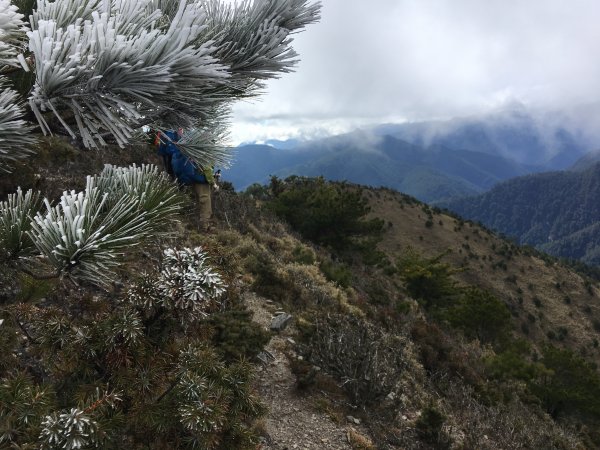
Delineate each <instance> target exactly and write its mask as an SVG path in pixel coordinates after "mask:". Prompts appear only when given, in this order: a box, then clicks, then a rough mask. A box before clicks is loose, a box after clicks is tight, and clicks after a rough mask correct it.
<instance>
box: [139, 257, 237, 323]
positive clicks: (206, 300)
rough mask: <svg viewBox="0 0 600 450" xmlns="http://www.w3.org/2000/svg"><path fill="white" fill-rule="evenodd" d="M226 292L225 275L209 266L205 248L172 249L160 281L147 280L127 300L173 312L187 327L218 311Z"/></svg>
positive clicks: (150, 278) (163, 265) (144, 278)
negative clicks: (217, 308) (213, 311)
mask: <svg viewBox="0 0 600 450" xmlns="http://www.w3.org/2000/svg"><path fill="white" fill-rule="evenodd" d="M226 288H227V286H226V284H225V282H224V281H223V279H222V277H221V275H220V274H219V273H218V272H216V271H215V270H214V269H213V268H212V267H211V266H210V265H209V264H208V256H207V254H206V253H205V252H204V251H203V250H202V248H200V247H196V248H194V249H191V248H184V249H183V250H178V249H176V248H168V249H165V250H164V252H163V262H162V266H161V270H160V272H159V275H158V277H156V276H154V277H151V276H148V275H146V276H143V277H142V280H141V282H140V283H139V284H138V285H136V286H134V287H133V288H132V289H131V290H130V291H129V293H128V296H127V300H128V302H130V303H131V304H133V305H134V306H136V307H141V308H142V309H144V310H146V311H149V310H153V309H157V308H164V309H166V310H169V311H173V312H174V313H175V315H176V316H177V317H179V320H180V321H181V322H182V323H183V324H184V325H185V324H190V323H192V322H194V321H196V320H199V319H202V318H204V317H206V316H207V315H208V313H209V312H210V311H211V310H214V309H215V307H216V306H218V302H219V299H220V298H221V297H222V296H223V294H224V293H225V290H226Z"/></svg>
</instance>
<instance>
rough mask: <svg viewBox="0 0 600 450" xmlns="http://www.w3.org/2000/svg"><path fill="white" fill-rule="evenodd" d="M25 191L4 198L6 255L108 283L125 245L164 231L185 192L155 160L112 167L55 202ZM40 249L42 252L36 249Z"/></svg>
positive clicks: (0, 210)
mask: <svg viewBox="0 0 600 450" xmlns="http://www.w3.org/2000/svg"><path fill="white" fill-rule="evenodd" d="M38 198H39V195H38V194H37V193H33V192H32V191H28V192H27V193H23V192H22V191H21V190H20V189H19V190H17V193H16V194H13V195H10V196H9V198H8V200H7V201H6V202H2V203H0V252H1V253H0V254H2V255H3V256H4V258H5V259H12V260H13V262H18V263H19V264H21V265H23V264H25V266H27V267H30V268H31V267H32V266H33V267H35V268H36V269H40V268H41V269H42V270H46V271H48V270H52V271H53V275H54V276H57V277H58V276H68V277H69V278H71V279H72V280H74V281H86V282H88V283H92V284H96V285H99V286H107V285H108V284H109V283H110V281H111V280H112V279H114V269H115V268H116V267H117V266H118V265H119V263H120V256H122V254H123V253H124V251H125V249H128V248H130V247H131V246H134V245H137V244H139V243H140V242H141V241H142V240H143V239H145V238H148V237H152V236H158V235H160V234H162V233H164V231H163V230H164V229H165V228H166V227H165V225H168V224H169V222H170V221H172V220H173V219H174V217H175V215H176V214H177V212H178V211H179V210H180V209H181V207H182V205H183V198H182V196H181V193H180V192H179V191H178V189H177V187H176V186H175V184H174V183H172V182H171V181H170V180H169V179H168V178H167V177H166V176H165V175H164V174H163V173H162V172H160V171H159V170H158V168H157V167H155V166H141V167H137V166H135V165H133V166H130V167H112V166H107V167H106V168H105V169H104V171H103V172H102V173H101V174H100V175H99V176H95V177H91V176H89V177H87V184H86V188H85V191H82V192H76V191H70V192H64V193H63V195H62V196H61V198H60V201H59V203H58V204H57V205H52V203H51V202H50V200H48V199H44V201H43V203H44V205H45V207H46V211H45V212H37V213H36V211H37V210H38V208H39V207H40V202H39V200H38ZM35 249H37V253H38V254H37V255H36V254H35Z"/></svg>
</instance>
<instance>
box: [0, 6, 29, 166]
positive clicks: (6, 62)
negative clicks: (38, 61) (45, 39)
mask: <svg viewBox="0 0 600 450" xmlns="http://www.w3.org/2000/svg"><path fill="white" fill-rule="evenodd" d="M23 18H24V16H23V14H20V13H19V12H18V10H17V7H16V6H14V5H12V4H11V2H10V1H9V0H0V70H3V69H6V68H7V67H9V66H18V65H19V64H20V63H21V61H24V59H23V57H22V56H20V50H21V47H23V45H24V42H25V41H26V35H25V32H26V31H27V27H26V25H25V22H23ZM24 115H25V109H24V102H23V100H22V99H21V97H20V96H19V94H18V93H17V92H16V91H14V90H13V89H11V88H10V86H9V84H8V81H7V78H6V77H5V76H3V75H0V172H2V171H9V170H11V168H12V163H14V162H15V161H17V160H20V159H23V158H25V157H27V156H28V155H30V154H31V147H32V146H33V144H34V143H35V142H36V139H35V137H34V136H32V135H31V131H32V130H33V127H32V126H31V125H29V124H28V123H27V122H26V121H25V120H23V116H24Z"/></svg>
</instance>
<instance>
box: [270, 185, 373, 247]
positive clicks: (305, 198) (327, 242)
mask: <svg viewBox="0 0 600 450" xmlns="http://www.w3.org/2000/svg"><path fill="white" fill-rule="evenodd" d="M271 190H272V191H273V193H274V195H275V198H274V199H273V200H272V201H271V202H270V203H269V208H270V209H271V210H272V211H274V212H275V214H276V215H277V216H279V217H281V218H282V219H284V220H285V221H287V222H288V223H289V224H290V225H291V226H292V227H293V228H294V229H295V230H297V231H298V232H299V233H300V234H301V235H302V236H304V237H305V238H307V239H310V240H311V241H313V242H315V243H317V244H320V245H323V246H326V247H330V248H331V249H332V250H334V251H336V252H338V253H339V252H344V251H348V250H353V249H355V247H356V244H358V243H359V242H360V241H361V240H362V239H364V238H368V237H378V236H380V234H381V233H382V231H383V228H384V222H383V221H382V220H381V219H369V220H367V219H366V218H365V216H366V215H367V214H368V213H369V211H370V208H369V206H368V201H367V200H366V199H365V198H364V197H363V194H362V191H361V190H360V189H359V188H351V187H350V186H348V185H346V184H343V183H328V182H325V180H323V178H300V177H290V178H287V179H286V180H285V181H284V182H282V181H281V180H279V179H277V178H276V177H273V179H272V180H271Z"/></svg>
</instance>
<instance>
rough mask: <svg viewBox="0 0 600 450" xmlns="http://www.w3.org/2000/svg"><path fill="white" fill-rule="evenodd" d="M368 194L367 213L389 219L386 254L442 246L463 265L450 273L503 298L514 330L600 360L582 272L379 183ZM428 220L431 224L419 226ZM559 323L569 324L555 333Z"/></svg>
mask: <svg viewBox="0 0 600 450" xmlns="http://www.w3.org/2000/svg"><path fill="white" fill-rule="evenodd" d="M368 198H369V199H370V204H371V207H372V212H371V214H372V215H373V216H376V217H380V218H382V219H384V220H385V221H386V223H388V228H387V230H386V232H385V234H384V237H383V241H382V242H381V244H380V249H381V250H382V251H384V252H385V253H386V254H387V255H388V256H390V257H391V258H392V260H395V259H396V258H398V257H399V256H400V255H401V254H402V252H404V251H406V249H407V248H409V247H410V248H413V249H415V250H416V251H417V252H419V253H421V254H422V255H423V256H425V257H433V256H437V255H439V254H441V253H443V252H445V251H447V250H449V253H448V255H447V256H446V257H445V258H444V261H446V262H448V263H450V264H452V265H453V266H456V267H463V268H464V271H463V272H461V273H460V274H458V275H457V278H458V279H459V280H460V281H461V282H462V283H465V284H472V285H477V286H479V287H481V288H483V289H486V290H489V291H491V292H492V293H494V294H495V295H496V296H497V297H498V298H500V299H502V300H503V301H504V302H506V304H507V305H508V306H509V308H510V309H511V311H512V312H513V316H515V323H517V324H518V326H517V327H516V333H517V334H522V335H524V334H525V333H526V332H527V338H528V339H530V340H532V341H533V342H535V343H537V344H541V343H542V342H547V341H548V339H549V338H548V336H551V337H552V339H553V343H554V344H555V345H563V346H565V347H567V348H570V349H571V350H574V351H577V352H578V353H583V354H584V355H586V356H587V357H588V358H591V359H593V360H595V361H596V362H600V347H596V346H595V345H594V340H595V339H597V338H598V332H597V331H595V330H594V326H593V324H594V320H600V302H599V301H598V300H599V299H600V290H599V289H598V287H597V286H593V287H592V290H593V292H594V295H590V293H589V292H588V289H587V287H586V286H585V280H584V278H583V277H582V276H580V275H579V274H577V273H575V272H573V271H571V270H570V269H568V268H566V267H563V266H561V265H559V264H557V263H548V262H546V261H544V260H542V259H540V258H539V257H537V256H535V255H529V254H527V253H526V252H524V251H522V250H521V249H520V248H518V247H516V246H513V245H511V243H509V242H507V241H505V240H503V239H501V238H499V237H498V236H496V235H495V234H493V233H491V232H489V231H488V230H486V229H484V228H481V227H479V226H478V225H476V224H473V223H469V222H461V221H460V220H458V219H455V218H454V217H451V216H448V215H445V214H443V213H436V212H434V211H433V210H431V212H428V211H427V210H426V209H425V208H424V207H423V205H422V204H420V203H416V202H411V201H410V200H408V201H407V200H406V197H405V196H404V195H402V194H400V193H397V192H392V191H387V190H384V189H380V190H377V191H372V192H371V193H370V194H368ZM427 220H431V222H433V225H431V226H429V227H428V226H426V221H427ZM440 221H441V223H442V225H440ZM389 224H391V225H389ZM566 299H568V300H566ZM561 328H564V329H566V330H568V333H567V334H566V335H565V334H564V333H563V334H562V337H560V335H561V334H560V329H561ZM524 329H526V331H524Z"/></svg>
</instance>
